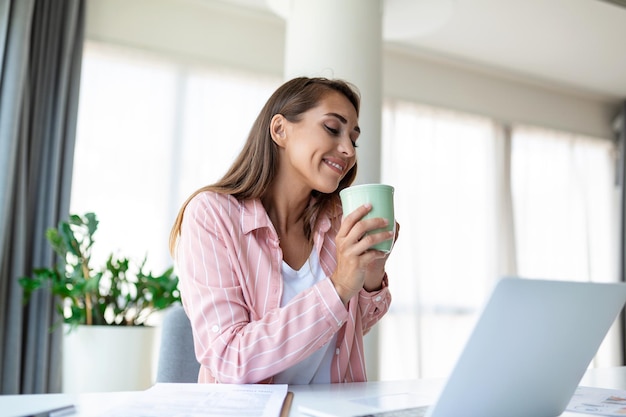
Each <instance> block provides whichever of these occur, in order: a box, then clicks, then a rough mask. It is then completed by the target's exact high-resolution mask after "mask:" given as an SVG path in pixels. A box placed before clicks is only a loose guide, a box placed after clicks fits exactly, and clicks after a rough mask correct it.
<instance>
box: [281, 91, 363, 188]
mask: <svg viewBox="0 0 626 417" xmlns="http://www.w3.org/2000/svg"><path fill="white" fill-rule="evenodd" d="M271 134H272V139H273V140H274V142H276V144H277V145H278V146H279V148H280V164H279V170H278V174H277V175H278V177H279V178H281V179H282V181H283V182H284V183H285V184H288V186H289V187H295V189H301V188H306V189H308V190H317V191H319V192H322V193H332V192H333V191H335V190H336V189H337V187H338V186H339V182H340V181H341V179H342V178H343V177H344V176H345V175H346V173H347V172H348V171H349V170H350V169H351V168H352V167H353V166H354V164H355V163H356V141H357V138H358V137H359V134H360V129H359V126H358V116H357V113H356V110H355V108H354V106H353V105H352V104H351V103H350V101H349V100H348V99H347V98H346V97H345V96H344V95H343V94H341V93H339V92H336V91H329V92H328V93H326V94H325V95H324V96H323V97H322V99H321V100H320V102H319V103H318V105H317V106H315V107H313V108H312V109H310V110H308V111H306V112H305V113H303V114H302V115H301V116H300V119H299V120H298V121H295V122H290V121H288V120H287V119H286V118H285V117H283V116H282V115H280V114H278V115H276V116H274V118H273V119H272V124H271ZM289 189H291V188H289Z"/></svg>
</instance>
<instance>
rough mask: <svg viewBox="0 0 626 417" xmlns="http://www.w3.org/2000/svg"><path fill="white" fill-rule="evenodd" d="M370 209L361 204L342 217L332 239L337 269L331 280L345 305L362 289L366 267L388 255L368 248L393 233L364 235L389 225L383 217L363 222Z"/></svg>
mask: <svg viewBox="0 0 626 417" xmlns="http://www.w3.org/2000/svg"><path fill="white" fill-rule="evenodd" d="M371 210H372V205H371V204H364V205H362V206H361V207H359V208H357V209H356V210H354V211H353V212H352V213H350V214H348V215H347V216H346V217H344V218H343V221H342V222H341V227H340V228H339V231H338V232H337V236H336V238H335V244H336V245H337V268H336V269H335V272H333V274H332V276H331V277H330V279H331V281H332V282H333V285H334V286H335V290H336V291H337V294H338V295H339V297H340V298H341V301H343V303H344V304H346V305H347V304H348V301H350V299H351V298H352V297H353V296H354V295H355V294H356V293H358V292H359V291H360V290H361V288H363V283H364V281H365V274H366V271H367V266H368V265H369V264H370V263H371V262H373V261H375V260H378V259H381V258H384V257H385V256H386V255H387V254H386V253H385V252H382V251H379V250H373V249H369V248H370V247H371V246H372V245H375V244H377V243H380V242H384V241H385V240H389V239H393V237H394V231H381V232H379V233H373V234H369V235H365V234H366V233H367V232H370V231H372V230H376V229H382V228H385V227H387V223H388V221H387V220H386V219H384V218H382V217H377V218H371V219H363V217H364V216H365V215H366V214H367V213H369V212H370V211H371Z"/></svg>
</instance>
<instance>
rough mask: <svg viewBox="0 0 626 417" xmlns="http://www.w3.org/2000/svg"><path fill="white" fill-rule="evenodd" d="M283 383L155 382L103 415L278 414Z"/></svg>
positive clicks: (284, 392) (265, 416)
mask: <svg viewBox="0 0 626 417" xmlns="http://www.w3.org/2000/svg"><path fill="white" fill-rule="evenodd" d="M286 395H287V385H286V384H245V385H243V384H242V385H239V384H186V383H185V384H182V383H181V384H172V383H159V384H156V385H154V386H153V387H152V388H150V389H148V390H146V391H141V392H138V393H137V395H136V396H133V397H132V398H131V399H130V400H129V401H127V402H125V403H124V404H122V405H119V406H117V407H115V408H113V409H109V410H107V411H106V412H105V413H104V414H103V415H106V416H109V417H138V416H141V417H183V416H184V417H200V416H202V417H229V416H236V417H278V416H279V415H280V410H281V408H282V405H283V402H284V400H285V397H286Z"/></svg>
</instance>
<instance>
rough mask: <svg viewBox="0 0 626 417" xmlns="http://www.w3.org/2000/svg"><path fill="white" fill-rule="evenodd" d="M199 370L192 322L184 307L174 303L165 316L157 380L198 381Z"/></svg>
mask: <svg viewBox="0 0 626 417" xmlns="http://www.w3.org/2000/svg"><path fill="white" fill-rule="evenodd" d="M199 370H200V364H199V363H198V361H197V360H196V355H195V352H194V347H193V334H192V331H191V323H190V322H189V318H188V317H187V314H186V313H185V310H184V309H183V307H182V306H181V305H180V304H178V305H174V306H172V307H170V309H169V310H168V311H167V313H165V316H164V317H163V324H162V328H161V344H160V346H159V361H158V364H157V375H156V382H198V371H199Z"/></svg>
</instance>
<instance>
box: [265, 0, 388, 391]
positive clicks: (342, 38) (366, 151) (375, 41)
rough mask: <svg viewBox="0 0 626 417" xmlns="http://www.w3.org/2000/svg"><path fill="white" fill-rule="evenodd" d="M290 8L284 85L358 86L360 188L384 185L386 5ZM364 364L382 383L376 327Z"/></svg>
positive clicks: (327, 2) (297, 3)
mask: <svg viewBox="0 0 626 417" xmlns="http://www.w3.org/2000/svg"><path fill="white" fill-rule="evenodd" d="M274 3H276V1H275V2H274ZM285 3H288V5H287V10H285V12H286V13H284V15H285V17H286V19H287V32H286V41H285V42H286V47H285V51H286V52H285V79H286V80H288V79H291V78H294V77H297V76H309V77H314V76H322V77H327V78H341V79H344V80H346V81H349V82H350V83H352V84H354V85H356V86H357V88H358V89H359V91H360V93H361V111H360V115H359V125H360V127H361V136H360V138H359V140H358V144H359V148H358V150H357V155H358V173H357V179H356V182H357V183H370V182H380V163H381V157H380V149H381V144H380V137H381V118H382V6H383V5H382V0H291V1H290V2H283V5H285ZM365 358H366V363H367V372H368V379H369V380H377V379H379V372H378V332H377V327H376V326H375V327H374V328H373V329H372V331H371V332H370V333H369V334H368V335H367V336H366V338H365Z"/></svg>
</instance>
